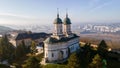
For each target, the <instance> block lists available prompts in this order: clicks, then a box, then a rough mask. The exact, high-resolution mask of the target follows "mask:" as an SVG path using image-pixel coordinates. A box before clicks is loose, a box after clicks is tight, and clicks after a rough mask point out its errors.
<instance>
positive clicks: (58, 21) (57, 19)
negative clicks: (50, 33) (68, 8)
mask: <svg viewBox="0 0 120 68" xmlns="http://www.w3.org/2000/svg"><path fill="white" fill-rule="evenodd" d="M54 24H62V20H61V19H60V18H59V12H58V13H57V18H56V19H55V21H54Z"/></svg>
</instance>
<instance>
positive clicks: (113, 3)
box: [0, 0, 120, 25]
mask: <svg viewBox="0 0 120 68" xmlns="http://www.w3.org/2000/svg"><path fill="white" fill-rule="evenodd" d="M57 8H59V14H60V18H61V19H62V21H63V20H64V18H65V15H66V8H67V9H68V14H69V17H70V19H71V21H72V23H74V24H75V23H92V22H93V23H98V22H102V23H103V22H106V23H109V22H110V23H111V22H120V13H119V12H120V0H0V24H41V25H42V24H52V23H53V21H54V19H55V18H56V14H57Z"/></svg>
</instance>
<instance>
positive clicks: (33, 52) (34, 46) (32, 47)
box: [31, 41, 37, 55]
mask: <svg viewBox="0 0 120 68" xmlns="http://www.w3.org/2000/svg"><path fill="white" fill-rule="evenodd" d="M36 52H37V49H36V44H35V42H34V41H32V44H31V54H32V55H35V53H36Z"/></svg>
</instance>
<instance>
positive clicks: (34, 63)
mask: <svg viewBox="0 0 120 68" xmlns="http://www.w3.org/2000/svg"><path fill="white" fill-rule="evenodd" d="M23 68H40V61H39V60H38V59H37V58H36V57H35V56H31V57H29V58H28V60H27V61H26V64H25V65H23Z"/></svg>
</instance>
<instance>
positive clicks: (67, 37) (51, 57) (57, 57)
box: [44, 12, 80, 63]
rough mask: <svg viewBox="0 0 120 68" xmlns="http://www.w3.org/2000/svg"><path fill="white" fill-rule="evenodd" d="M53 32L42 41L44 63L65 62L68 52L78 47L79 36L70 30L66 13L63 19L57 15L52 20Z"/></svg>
mask: <svg viewBox="0 0 120 68" xmlns="http://www.w3.org/2000/svg"><path fill="white" fill-rule="evenodd" d="M53 24H54V31H53V34H52V35H51V36H50V37H48V38H47V39H46V40H45V41H44V60H45V63H62V62H65V61H66V60H67V59H68V58H69V56H70V54H72V53H73V52H75V51H77V50H78V49H80V46H79V41H80V40H79V36H77V35H76V34H75V33H72V31H71V24H72V23H71V20H70V18H69V17H68V13H66V17H65V19H64V21H62V20H61V18H60V17H59V12H58V13H57V18H56V19H55V21H54V23H53Z"/></svg>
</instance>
